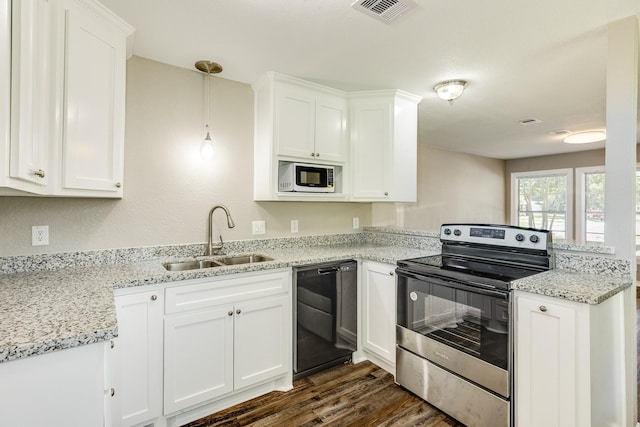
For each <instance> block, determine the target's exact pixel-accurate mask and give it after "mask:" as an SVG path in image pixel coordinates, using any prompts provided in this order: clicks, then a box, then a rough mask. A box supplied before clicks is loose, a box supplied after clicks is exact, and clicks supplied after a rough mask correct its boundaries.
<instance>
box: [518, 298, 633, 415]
mask: <svg viewBox="0 0 640 427" xmlns="http://www.w3.org/2000/svg"><path fill="white" fill-rule="evenodd" d="M514 297H515V315H516V321H515V373H516V374H515V390H514V398H515V399H514V400H515V421H516V426H517V427H537V426H545V427H555V426H557V427H571V426H574V427H587V426H593V427H599V426H614V425H623V421H622V420H623V419H624V418H623V416H624V415H623V408H624V405H625V402H624V397H623V389H624V387H623V378H622V369H620V368H619V367H620V366H623V360H624V358H623V354H622V350H621V349H622V348H624V346H623V325H622V319H619V317H620V316H615V313H621V312H622V303H623V301H622V293H619V294H617V295H615V296H613V297H611V298H609V299H608V300H606V301H605V302H603V303H601V304H597V305H591V304H582V303H578V302H573V301H569V300H565V299H559V298H551V297H547V296H543V295H536V294H531V293H527V292H521V291H516V292H514Z"/></svg>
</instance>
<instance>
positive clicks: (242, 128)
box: [0, 57, 371, 256]
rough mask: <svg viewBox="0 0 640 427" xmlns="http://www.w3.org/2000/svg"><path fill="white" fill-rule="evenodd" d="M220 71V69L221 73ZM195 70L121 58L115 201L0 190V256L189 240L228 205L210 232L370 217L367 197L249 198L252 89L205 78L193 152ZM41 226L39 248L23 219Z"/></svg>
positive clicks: (327, 227) (338, 224)
mask: <svg viewBox="0 0 640 427" xmlns="http://www.w3.org/2000/svg"><path fill="white" fill-rule="evenodd" d="M223 75H224V74H223ZM203 89H204V86H203V79H202V74H201V73H199V72H197V71H195V70H194V71H190V70H185V69H181V68H176V67H172V66H169V65H164V64H161V63H158V62H153V61H149V60H146V59H142V58H138V57H133V58H131V59H130V60H129V61H128V64H127V128H126V148H125V180H124V181H125V183H124V185H125V187H124V198H123V199H122V200H103V199H67V198H35V197H0V256H7V255H22V254H32V253H55V252H69V251H80V250H92V249H106V248H125V247H136V246H154V245H163V244H180V243H199V242H204V241H205V240H206V221H207V214H208V211H209V209H210V208H211V207H212V206H214V205H216V204H219V203H223V204H225V205H227V206H228V207H229V210H230V211H231V214H232V216H233V218H234V220H235V222H236V228H234V229H232V230H229V229H227V228H226V225H225V224H226V223H225V221H224V214H223V213H222V212H219V211H216V213H215V224H216V225H215V230H214V232H215V233H216V234H222V236H223V238H224V239H225V240H242V239H249V238H252V237H253V236H252V234H251V221H253V220H265V221H266V228H267V234H266V235H262V236H257V237H280V236H288V235H290V233H289V230H290V224H289V221H290V220H291V219H298V220H299V229H300V232H299V233H298V234H296V235H298V236H301V235H315V234H330V233H343V232H352V231H353V229H352V218H353V217H355V216H357V217H359V218H360V223H361V225H368V224H370V223H371V204H368V203H362V204H358V203H321V204H318V203H288V202H278V203H274V202H270V203H267V202H261V203H256V202H254V201H253V198H252V186H253V184H252V182H253V92H252V89H251V87H250V86H249V85H246V84H242V83H238V82H234V81H230V80H226V79H223V78H217V77H216V78H215V79H214V80H213V83H212V109H211V116H212V129H213V135H214V139H215V138H218V139H219V141H220V143H221V148H220V153H219V156H218V158H216V159H214V160H213V161H208V162H205V161H202V160H201V159H200V158H199V156H198V149H199V144H200V139H201V138H202V136H203V134H202V129H203V124H204V122H203V115H204V114H203V111H204V108H203V104H204V100H203V98H204V96H203V94H204V93H203ZM32 225H48V226H49V235H50V244H49V246H36V247H32V246H31V226H32Z"/></svg>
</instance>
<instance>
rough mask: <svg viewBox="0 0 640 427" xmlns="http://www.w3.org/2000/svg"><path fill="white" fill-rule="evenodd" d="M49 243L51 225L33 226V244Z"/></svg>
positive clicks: (42, 244) (44, 244)
mask: <svg viewBox="0 0 640 427" xmlns="http://www.w3.org/2000/svg"><path fill="white" fill-rule="evenodd" d="M48 244H49V226H48V225H34V226H33V227H31V246H46V245H48Z"/></svg>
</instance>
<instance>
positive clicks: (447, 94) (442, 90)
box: [433, 80, 467, 103]
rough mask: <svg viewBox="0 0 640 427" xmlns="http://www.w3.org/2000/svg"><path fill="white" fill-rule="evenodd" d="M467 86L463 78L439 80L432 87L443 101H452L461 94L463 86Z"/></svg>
mask: <svg viewBox="0 0 640 427" xmlns="http://www.w3.org/2000/svg"><path fill="white" fill-rule="evenodd" d="M466 86H467V82H466V81H465V80H447V81H444V82H440V83H438V84H437V85H435V86H434V87H433V90H435V91H436V93H437V94H438V97H439V98H440V99H443V100H445V101H449V102H450V103H453V101H454V100H455V99H457V98H459V97H460V95H462V92H464V88H465V87H466Z"/></svg>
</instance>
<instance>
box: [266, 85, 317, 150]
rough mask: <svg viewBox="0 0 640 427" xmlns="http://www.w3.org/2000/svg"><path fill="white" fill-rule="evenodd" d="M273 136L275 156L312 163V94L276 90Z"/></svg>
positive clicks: (303, 91) (313, 126)
mask: <svg viewBox="0 0 640 427" xmlns="http://www.w3.org/2000/svg"><path fill="white" fill-rule="evenodd" d="M274 132H275V143H276V151H277V153H278V155H280V156H292V157H300V158H303V159H314V158H315V148H314V137H315V136H314V133H315V97H314V96H313V94H312V93H310V92H309V91H306V90H304V89H302V88H294V87H289V86H286V85H282V86H278V87H276V107H275V126H274Z"/></svg>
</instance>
